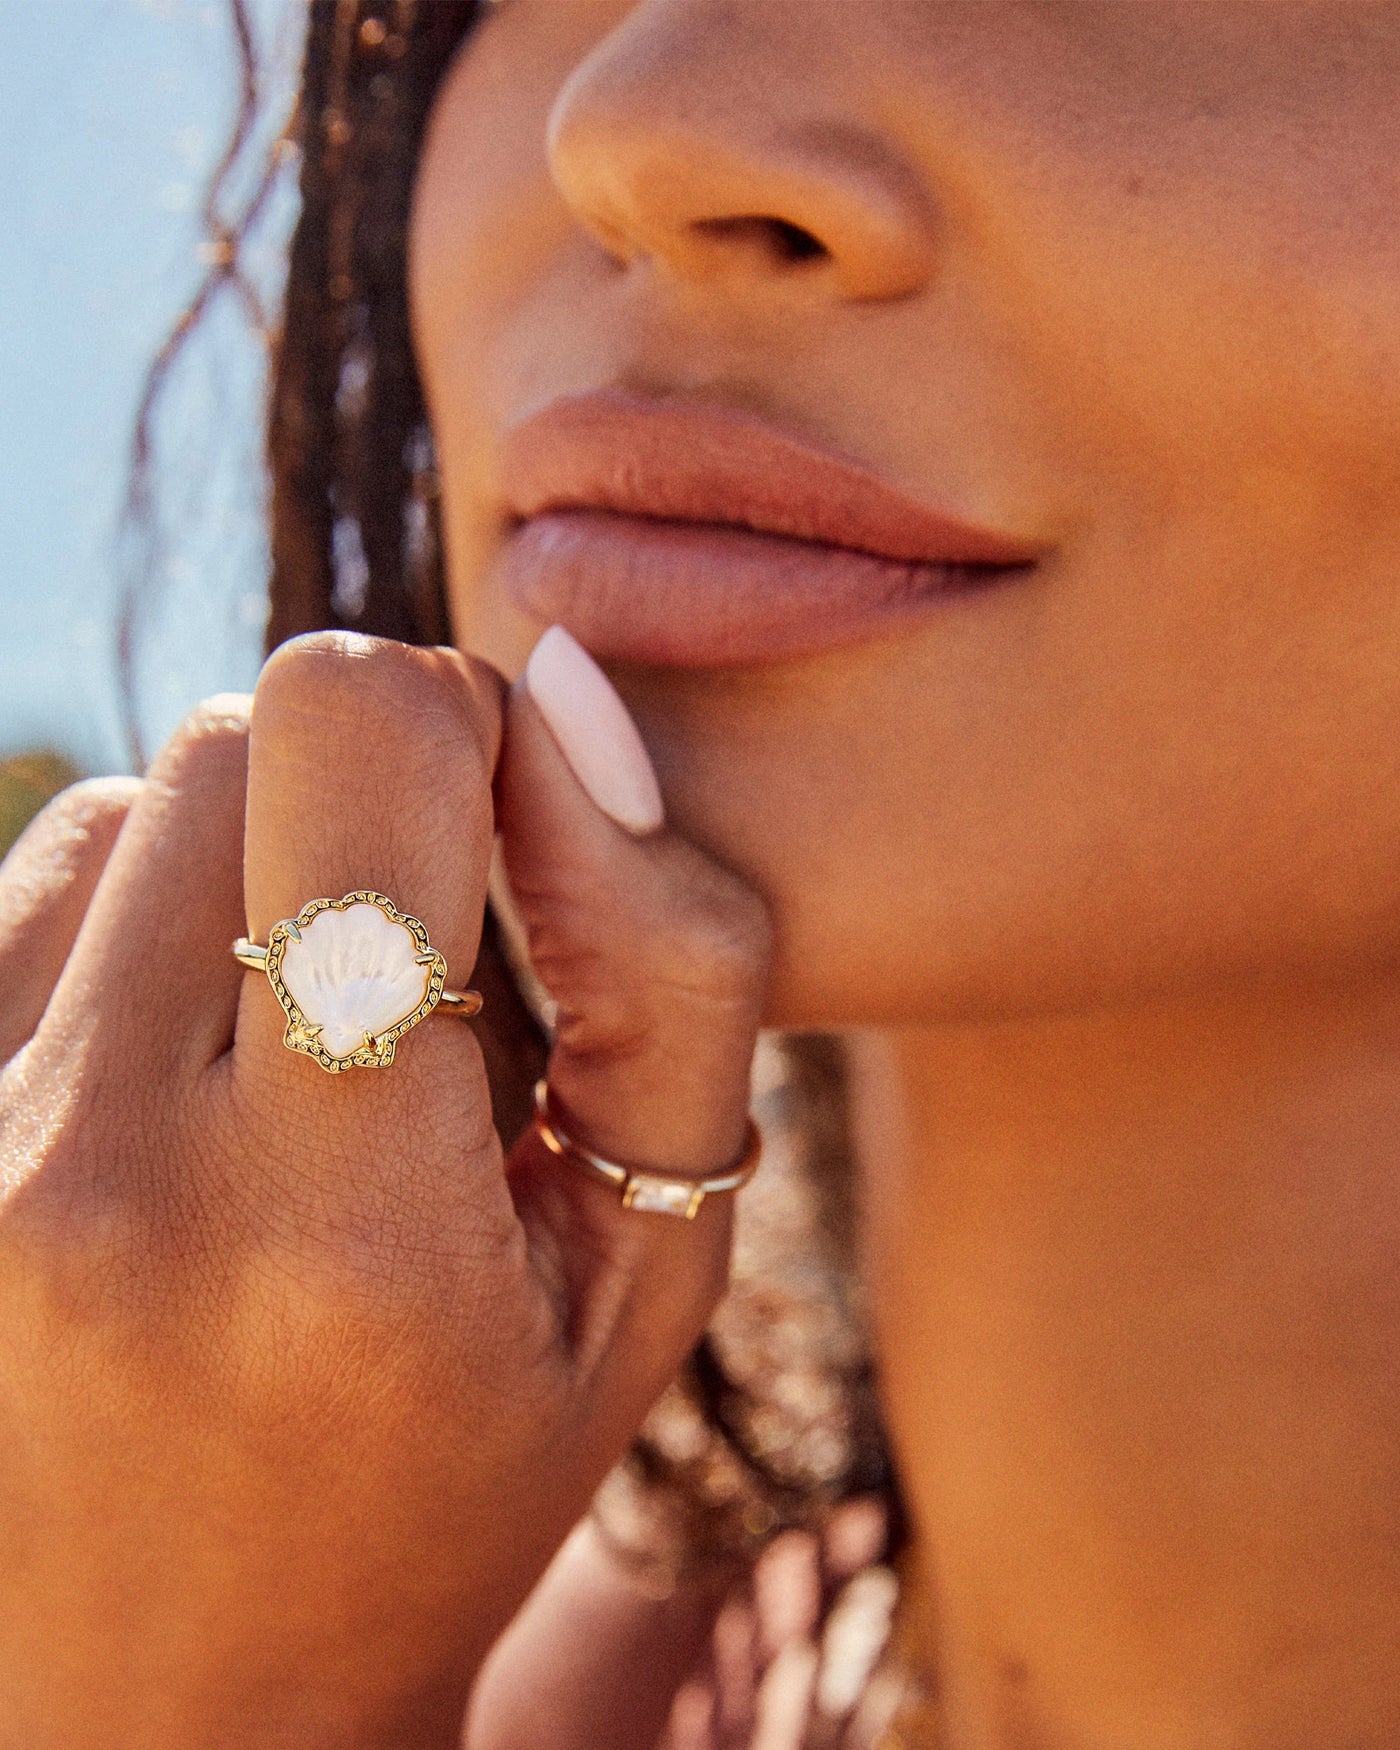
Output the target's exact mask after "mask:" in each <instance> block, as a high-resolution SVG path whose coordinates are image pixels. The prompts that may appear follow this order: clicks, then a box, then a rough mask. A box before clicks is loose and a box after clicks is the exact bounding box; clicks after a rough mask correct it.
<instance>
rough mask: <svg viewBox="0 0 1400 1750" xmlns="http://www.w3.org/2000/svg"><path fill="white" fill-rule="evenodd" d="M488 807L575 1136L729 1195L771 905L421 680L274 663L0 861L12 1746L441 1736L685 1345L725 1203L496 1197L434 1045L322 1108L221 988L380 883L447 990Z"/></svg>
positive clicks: (591, 1186) (3, 1646)
mask: <svg viewBox="0 0 1400 1750" xmlns="http://www.w3.org/2000/svg"><path fill="white" fill-rule="evenodd" d="M556 644H557V640H556ZM557 654H558V652H557V650H556V655H557ZM565 658H566V660H565V663H564V666H565V668H566V669H567V668H568V666H569V663H571V662H572V663H573V664H574V668H575V669H577V668H578V660H577V659H576V658H574V657H572V656H569V654H568V652H567V651H566V652H565ZM537 678H539V677H537ZM547 678H548V677H547V676H546V677H545V679H547ZM566 678H567V676H566ZM599 678H600V677H599ZM543 685H544V682H543V681H541V686H542V689H543ZM556 691H557V689H556ZM554 704H555V705H556V706H558V707H559V709H558V711H557V712H556V721H557V723H558V725H559V733H560V734H561V735H563V737H564V739H565V740H566V741H567V740H568V739H569V734H568V729H569V725H568V716H569V713H568V700H567V698H565V699H563V701H562V704H560V701H559V700H558V699H557V698H556V699H555V700H554ZM618 708H619V710H620V706H619V707H618ZM575 740H577V738H576V737H575ZM573 754H574V758H575V761H576V763H579V762H581V763H584V764H586V760H585V759H584V756H586V754H587V749H586V748H584V749H583V750H582V753H580V749H579V747H578V746H577V745H576V746H575V747H574V749H573ZM493 781H494V793H495V797H496V800H497V803H498V808H499V817H500V826H501V830H502V832H503V834H504V842H505V848H506V854H507V861H508V865H509V868H510V871H511V877H512V884H513V886H514V888H515V890H516V891H517V893H518V895H519V897H520V900H521V906H522V911H523V914H524V916H525V920H526V923H527V926H528V928H529V930H530V934H531V941H532V955H533V957H534V958H535V959H536V963H537V965H538V966H539V968H540V970H541V972H542V974H543V976H544V977H545V979H546V982H548V983H549V984H550V985H551V987H552V990H553V994H554V995H555V997H556V999H557V1000H558V1002H559V1004H560V1028H559V1035H558V1039H557V1042H556V1045H555V1048H554V1052H553V1055H552V1058H551V1063H550V1078H551V1083H552V1086H553V1087H554V1088H555V1089H556V1091H557V1093H558V1095H559V1097H560V1099H561V1101H562V1102H563V1103H564V1105H565V1106H566V1108H567V1110H568V1112H569V1114H570V1116H571V1118H572V1120H573V1123H574V1126H575V1128H576V1130H577V1131H578V1132H579V1134H580V1139H581V1140H587V1141H588V1142H589V1143H591V1144H592V1146H594V1147H595V1148H596V1149H598V1150H599V1151H600V1152H604V1153H609V1154H614V1155H617V1156H620V1157H622V1158H624V1159H632V1160H636V1161H642V1162H646V1163H648V1164H653V1165H655V1167H656V1168H658V1169H659V1170H662V1171H671V1172H683V1173H696V1174H703V1173H712V1172H716V1171H719V1170H721V1169H722V1168H723V1167H724V1166H725V1165H726V1164H727V1163H728V1162H729V1161H731V1160H732V1159H733V1158H734V1157H735V1155H736V1154H737V1153H738V1151H739V1148H740V1145H741V1141H742V1135H743V1126H744V1118H745V1112H746V1108H747V1091H748V1090H747V1078H748V1070H749V1063H750V1058H751V1053H752V1049H753V1043H754V1035H755V1030H756V1027H757V1024H758V1019H759V1014H760V1010H761V1004H762V998H763V989H764V984H765V980H766V975H767V964H768V951H769V949H768V930H767V923H766V919H765V915H764V912H763V908H762V906H761V904H760V903H759V901H758V900H757V899H756V897H755V896H754V895H753V893H752V892H751V891H750V890H749V889H748V888H747V887H746V886H744V885H743V884H742V883H741V882H740V881H739V880H738V879H737V878H736V877H734V876H733V875H731V874H729V873H728V872H726V871H724V870H722V869H720V868H719V867H718V866H717V865H715V864H714V863H712V862H711V861H709V860H708V859H707V858H705V857H704V856H703V855H702V854H701V853H700V852H699V851H698V850H696V849H695V848H694V847H693V846H691V845H689V844H688V843H686V842H685V841H683V840H682V839H681V838H679V837H678V836H677V835H676V834H674V833H673V832H671V831H669V830H668V829H666V828H664V827H661V828H659V829H658V830H656V831H653V832H649V833H645V834H640V835H638V834H634V833H631V832H628V831H626V830H623V828H622V827H621V826H619V825H617V824H616V823H615V821H614V820H613V819H610V818H609V817H608V816H607V815H605V814H604V813H602V812H600V810H599V809H598V807H597V806H595V804H594V802H593V801H592V800H591V799H590V796H589V794H588V792H586V791H585V790H584V788H583V787H582V785H581V784H580V783H579V781H578V780H577V779H576V777H575V776H574V772H573V770H572V769H571V767H570V765H569V764H568V763H567V762H566V760H565V758H564V757H563V755H562V754H561V751H560V746H559V744H558V742H557V741H556V739H555V735H554V734H552V733H551V730H550V729H549V727H548V726H547V724H546V722H545V720H544V718H543V717H542V716H541V714H540V711H539V709H538V706H537V704H536V703H535V701H534V698H533V696H532V694H531V692H530V689H529V688H528V687H527V686H526V685H524V684H522V683H517V685H516V686H515V687H514V688H513V689H511V690H510V691H509V692H507V690H506V689H505V686H504V683H503V682H502V681H501V680H500V678H499V677H498V676H497V675H495V674H494V672H493V671H491V670H490V669H488V668H486V667H484V666H482V665H479V664H474V663H471V662H469V661H467V660H465V659H463V658H461V657H459V656H458V655H457V654H456V653H454V652H450V651H444V650H431V651H421V650H411V649H408V648H406V647H403V646H399V645H395V644H390V643H385V642H380V641H375V640H367V639H359V638H347V637H340V636H337V635H329V634H327V635H317V636H315V637H312V638H308V639H302V640H298V641H296V642H295V643H293V644H291V645H288V646H284V647H283V648H282V650H280V651H279V652H278V653H277V654H276V655H275V656H274V657H273V658H272V659H271V660H270V661H269V663H268V664H267V666H266V668H265V670H264V672H263V676H262V678H261V680H260V682H259V685H258V689H257V692H256V694H255V695H254V697H253V700H252V703H251V712H250V711H249V708H248V705H247V703H246V702H243V701H237V700H230V701H224V702H216V703H215V704H213V705H211V706H209V707H206V708H204V709H203V710H201V711H200V712H198V713H196V715H195V716H194V718H192V719H191V720H190V722H188V723H187V724H186V725H185V726H184V728H183V729H182V730H181V731H180V732H179V733H178V734H177V735H176V736H175V738H174V739H173V740H172V742H171V743H170V744H169V745H168V746H167V747H166V748H165V749H164V750H163V751H162V753H161V755H160V756H159V757H158V759H157V760H156V762H155V764H154V766H153V767H152V770H151V772H150V775H149V777H148V778H147V779H146V781H145V783H144V784H142V785H140V786H133V785H125V786H122V785H116V786H110V785H109V786H106V787H102V786H99V787H98V788H97V789H93V788H91V787H83V786H80V787H78V789H77V790H76V791H73V792H68V793H67V794H66V795H65V796H64V797H61V798H59V799H58V800H57V801H56V802H55V803H54V804H52V805H51V807H50V809H49V810H48V811H47V812H46V815H45V816H41V817H40V820H39V821H38V822H37V823H36V824H35V825H34V826H33V827H31V829H30V831H29V833H28V834H27V835H26V838H25V839H24V840H23V841H21V844H20V846H19V847H17V849H16V851H15V852H14V853H13V855H12V857H11V859H10V860H9V861H8V862H7V863H6V864H5V866H4V869H3V870H0V993H4V996H3V998H0V1003H2V1004H3V1007H4V1008H5V1010H6V1013H5V1018H4V1019H5V1029H6V1032H5V1034H4V1037H5V1038H6V1039H7V1042H8V1047H9V1049H10V1050H11V1051H12V1053H13V1055H12V1056H11V1057H10V1061H9V1062H8V1065H7V1066H6V1068H5V1070H4V1072H3V1076H0V1183H3V1185H4V1187H5V1197H4V1202H3V1206H0V1441H3V1448H2V1450H3V1454H4V1457H3V1460H0V1538H3V1543H4V1548H3V1555H2V1556H0V1573H3V1575H4V1576H5V1578H4V1583H3V1590H0V1743H3V1744H6V1745H8V1744H23V1745H25V1746H26V1750H44V1747H46V1746H51V1745H52V1746H58V1745H64V1746H72V1745H79V1744H81V1745H82V1746H84V1747H85V1750H90V1747H96V1746H102V1745H112V1746H117V1745H121V1746H130V1745H133V1744H138V1743H139V1744H141V1745H142V1746H143V1747H149V1750H156V1747H159V1746H162V1745H176V1744H178V1745H180V1746H184V1747H187V1746H196V1745H197V1746H214V1745H224V1744H227V1745H230V1746H232V1745H235V1744H236V1745H238V1746H240V1750H246V1747H248V1746H254V1745H263V1744H268V1745H271V1744H278V1745H281V1744H286V1745H293V1744H295V1745H296V1746H298V1750H314V1747H317V1746H323V1745H324V1746H346V1745H355V1746H362V1745H363V1746H376V1747H377V1746H387V1745H403V1746H407V1745H409V1744H412V1745H414V1746H415V1747H421V1746H428V1745H431V1744H435V1743H441V1744H443V1745H448V1744H451V1743H452V1742H454V1740H455V1737H456V1734H457V1731H458V1727H459V1723H460V1720H461V1716H462V1712H463V1708H464V1704H465V1699H466V1696H467V1694H468V1691H469V1688H470V1684H471V1681H472V1676H473V1673H474V1671H475V1669H476V1667H477V1665H478V1664H479V1662H480V1660H481V1658H482V1657H483V1655H484V1653H485V1651H486V1649H487V1647H488V1646H489V1645H490V1643H491V1641H492V1640H493V1639H494V1638H495V1636H496V1635H497V1634H498V1633H499V1631H500V1629H501V1628H502V1627H503V1625H504V1624H505V1623H506V1621H507V1620H508V1619H509V1618H510V1616H511V1614H512V1613H513V1611H514V1610H515V1608H516V1607H517V1605H518V1604H519V1602H520V1600H521V1599H522V1598H523V1597H524V1595H525V1594H526V1592H527V1591H528V1590H529V1588H530V1586H531V1585H532V1583H533V1582H534V1580H535V1579H536V1578H537V1576H538V1575H539V1573H540V1572H541V1571H542V1570H543V1568H544V1567H545V1565H546V1564H547V1562H548V1560H549V1558H550V1556H551V1555H552V1553H553V1552H554V1550H555V1549H556V1548H557V1546H558V1545H559V1543H560V1542H561V1541H562V1539H563V1537H564V1536H565V1534H566V1532H567V1530H568V1529H569V1527H570V1526H571V1525H572V1524H573V1523H574V1521H575V1520H576V1519H577V1517H578V1515H579V1514H580V1512H581V1511H582V1509H583V1508H584V1507H585V1506H586V1503H587V1501H588V1498H589V1496H590V1494H591V1492H592V1490H593V1489H594V1487H595V1486H596V1484H597V1482H598V1481H599V1480H600V1479H601V1477H602V1475H603V1474H604V1472H605V1471H606V1469H607V1467H608V1466H609V1465H610V1464H611V1463H612V1462H613V1461H614V1459H615V1458H616V1457H617V1456H618V1454H619V1453H620V1451H621V1450H622V1449H623V1447H624V1446H625V1444H626V1442H627V1440H628V1439H629V1437H630V1436H631V1434H632V1433H633V1431H634V1430H635V1428H636V1426H637V1425H638V1423H639V1422H640V1420H641V1418H642V1416H643V1415H644V1413H645V1411H646V1409H647V1407H648V1406H649V1404H650V1403H651V1402H652V1400H653V1399H654V1397H655V1396H656V1394H657V1393H658V1392H659V1391H660V1389H661V1388H662V1386H663V1385H664V1383H665V1382H666V1380H667V1379H668V1378H669V1377H670V1376H671V1375H672V1374H673V1373H674V1371H675V1369H676V1368H677V1366H678V1365H679V1363H680V1361H681V1360H682V1358H683V1356H684V1355H685V1353H686V1351H687V1349H688V1348H689V1346H690V1345H691V1344H692V1343H693V1341H694V1340H695V1337H696V1336H697V1334H698V1332H699V1331H700V1329H701V1328H702V1327H703V1324H704V1322H705V1320H706V1318H707V1317H708V1314H709V1312H710V1310H711V1308H712V1306H713V1303H714V1301H715V1299H716V1298H717V1296H718V1294H719V1292H720V1291H721V1288H722V1286H723V1282H724V1279H725V1274H726V1269H727V1261H728V1246H729V1225H730V1210H731V1201H732V1200H731V1199H729V1198H725V1197H715V1198H711V1199H708V1200H707V1201H706V1203H705V1205H704V1206H703V1208H702V1209H701V1210H700V1212H699V1214H698V1216H697V1218H696V1219H695V1220H694V1221H693V1222H688V1223H687V1222H681V1221H676V1220H673V1219H670V1218H667V1217H663V1216H653V1215H642V1214H637V1213H635V1212H629V1211H625V1210H623V1209H622V1207H621V1205H620V1201H619V1199H618V1197H617V1193H616V1191H615V1190H614V1189H612V1188H611V1187H609V1186H607V1185H605V1184H603V1183H601V1182H599V1181H596V1180H595V1179H594V1178H593V1177H591V1176H590V1175H589V1174H587V1173H586V1172H584V1171H583V1170H581V1169H578V1168H576V1167H574V1166H572V1165H570V1164H568V1163H564V1162H559V1161H557V1160H555V1159H554V1158H553V1157H552V1156H549V1155H548V1154H547V1153H546V1151H545V1150H544V1149H543V1147H542V1146H541V1145H540V1143H539V1141H538V1139H537V1138H536V1136H535V1134H534V1133H533V1131H527V1132H526V1134H525V1135H524V1137H522V1138H521V1140H520V1141H519V1142H518V1143H517V1144H516V1146H515V1148H514V1149H513V1150H512V1152H511V1155H510V1158H509V1160H508V1161H505V1160H503V1159H502V1152H501V1148H500V1146H499V1144H498V1142H497V1139H496V1135H495V1132H494V1130H493V1128H492V1124H491V1112H490V1105H489V1099H488V1094H487V1088H486V1082H485V1077H484V1073H483V1068H482V1057H481V1052H480V1049H479V1047H478V1044H477V1041H476V1039H475V1038H474V1036H473V1031H472V1028H471V1026H468V1025H464V1024H463V1023H462V1022H460V1021H457V1020H450V1019H447V1018H443V1017H441V1016H437V1015H435V1016H432V1017H430V1018H429V1019H428V1020H427V1021H425V1022H424V1023H423V1024H422V1025H420V1026H419V1027H418V1028H416V1029H415V1030H414V1031H413V1032H412V1033H410V1034H409V1035H407V1036H406V1037H405V1038H404V1039H403V1040H402V1042H401V1043H400V1046H399V1050H398V1055H397V1057H396V1059H395V1062H394V1063H393V1065H392V1066H391V1067H389V1068H387V1069H383V1070H360V1069H353V1070H350V1071H348V1072H346V1073H344V1074H339V1075H333V1076H332V1075H327V1074H325V1073H324V1072H323V1071H322V1070H321V1069H320V1068H319V1067H318V1066H317V1065H316V1064H314V1063H313V1062H312V1061H311V1060H310V1059H309V1058H306V1057H304V1056H300V1055H297V1054H295V1053H292V1052H289V1051H287V1050H285V1049H284V1048H283V1046H282V1044H281V1034H282V1027H283V1016H282V1013H281V1011H280V1009H279V1008H278V1006H277V1003H276V1001H275V999H274V996H273V993H272V991H271V989H270V987H269V985H268V984H267V981H266V980H265V979H263V978H261V977H258V976H256V975H254V974H253V973H250V972H247V971H245V970H243V969H241V968H240V967H238V965H237V964H236V963H235V962H234V961H233V959H232V957H231V955H230V953H229V945H230V942H231V940H232V938H233V937H234V936H235V935H237V934H240V933H243V932H244V931H245V930H246V931H247V932H248V933H249V934H252V935H254V936H255V937H256V938H258V939H261V940H266V933H267V930H268V928H269V927H270V925H271V924H273V923H274V922H276V921H277V920H278V919H279V918H282V917H287V916H290V915H292V914H293V913H295V912H296V911H297V910H298V909H299V908H300V906H301V905H302V904H304V903H305V901H306V900H308V899H310V898H313V897H315V896H317V895H327V896H330V897H339V895H340V894H342V893H344V892H346V891H349V890H350V889H352V888H356V887H373V888H378V889H379V890H380V891H383V892H386V893H388V894H389V895H390V896H391V897H392V898H393V899H394V901H395V903H396V904H398V905H399V906H400V907H402V908H403V909H404V910H406V911H408V912H411V913H413V914H414V915H415V916H417V917H420V918H422V919H423V920H424V922H425V924H426V925H427V927H428V929H429V932H430V936H431V938H432V941H433V944H434V946H436V947H439V948H441V949H442V951H443V952H444V953H445V955H446V957H447V963H448V968H449V975H450V981H451V982H456V983H459V984H460V983H464V982H465V981H466V974H467V972H468V970H469V968H470V967H471V965H472V962H473V959H474V957H475V953H476V948H477V941H478V934H479V930H480V925H481V920H482V915H483V908H484V896H485V887H486V873H487V866H488V860H489V855H490V850H491V842H492V831H493V814H494V812H495V810H493ZM595 787H596V782H595ZM624 812H625V810H624ZM123 822H124V824H123ZM633 824H634V825H635V824H637V823H636V822H634V823H633ZM118 826H120V835H119V837H118V836H117V831H116V829H117V827H118ZM114 838H115V839H116V843H115V848H111V847H112V841H113V839H114ZM240 846H242V847H243V857H242V861H241V864H240V856H239V847H240ZM109 850H110V855H108V852H109ZM89 896H90V900H89ZM245 908H246V909H245ZM79 925H81V927H79ZM17 969H23V973H24V976H23V979H20V978H19V977H18V973H17ZM487 1019H488V1017H486V1016H483V1017H482V1021H483V1023H484V1022H485V1021H486V1020H487ZM478 1024H481V1023H478Z"/></svg>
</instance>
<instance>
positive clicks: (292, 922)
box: [282, 918, 301, 942]
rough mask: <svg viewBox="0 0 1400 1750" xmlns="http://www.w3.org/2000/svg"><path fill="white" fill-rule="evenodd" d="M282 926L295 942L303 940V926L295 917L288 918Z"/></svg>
mask: <svg viewBox="0 0 1400 1750" xmlns="http://www.w3.org/2000/svg"><path fill="white" fill-rule="evenodd" d="M282 928H283V929H284V930H285V931H286V933H287V934H288V935H289V936H290V937H291V938H292V940H293V941H294V942H299V941H300V940H301V926H300V925H299V924H298V923H297V921H296V919H295V918H288V919H287V920H286V922H285V923H284V924H283V925H282Z"/></svg>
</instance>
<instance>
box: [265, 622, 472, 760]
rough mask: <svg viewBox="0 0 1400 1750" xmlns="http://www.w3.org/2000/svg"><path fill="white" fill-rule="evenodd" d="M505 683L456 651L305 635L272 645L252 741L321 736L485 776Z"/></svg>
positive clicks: (352, 635) (351, 636) (343, 635)
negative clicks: (454, 764)
mask: <svg viewBox="0 0 1400 1750" xmlns="http://www.w3.org/2000/svg"><path fill="white" fill-rule="evenodd" d="M504 687H505V682H504V680H503V679H502V677H501V676H499V675H497V674H496V672H495V670H493V669H491V668H490V667H489V666H488V665H487V664H485V663H482V662H477V661H474V660H472V659H470V658H467V657H463V656H462V655H460V654H459V653H458V652H457V651H455V650H450V649H446V648H439V647H430V648H425V647H421V646H417V645H410V644H401V643H399V642H398V641H397V640H395V639H391V638H371V637H369V636H367V635H365V634H364V633H359V632H308V633H304V634H302V635H301V636H300V637H297V638H291V639H288V640H287V642H286V643H285V644H282V645H279V646H278V648H277V649H276V650H275V651H274V652H273V654H272V655H271V656H270V657H269V658H268V660H267V662H266V663H265V664H264V666H263V671H262V674H261V675H260V677H259V679H258V685H257V690H256V692H255V693H254V696H253V697H254V715H255V722H256V726H257V733H258V734H259V736H260V737H265V736H272V737H274V738H276V737H279V736H282V735H293V736H294V735H296V734H298V733H302V732H305V731H308V730H309V731H310V732H311V733H313V734H314V735H315V737H316V739H317V741H318V742H319V743H324V741H325V740H326V737H327V734H328V732H329V734H330V735H331V736H332V737H343V738H344V739H345V740H346V742H347V743H350V744H353V745H355V746H357V747H363V746H364V745H366V743H367V742H372V743H374V744H375V745H377V746H380V747H383V746H386V745H387V746H390V747H393V748H395V749H402V750H403V752H404V753H405V754H407V755H409V756H410V757H413V758H415V759H417V760H418V761H421V762H425V763H426V762H431V763H433V764H434V765H437V764H439V763H440V762H441V761H442V759H443V758H444V757H448V758H451V759H453V760H456V761H459V762H460V761H463V760H465V761H467V762H469V763H470V764H471V765H472V766H473V767H475V768H477V769H478V770H479V771H480V772H481V773H483V774H486V775H489V774H490V772H491V771H492V770H493V769H494V767H495V763H496V757H497V753H498V750H499V747H500V739H501V712H502V699H503V694H504Z"/></svg>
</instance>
